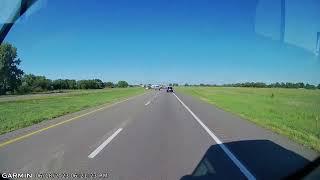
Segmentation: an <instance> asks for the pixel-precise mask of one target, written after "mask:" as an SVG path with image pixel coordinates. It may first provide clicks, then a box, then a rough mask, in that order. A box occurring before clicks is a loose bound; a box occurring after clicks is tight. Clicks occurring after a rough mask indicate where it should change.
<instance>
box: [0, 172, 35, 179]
mask: <svg viewBox="0 0 320 180" xmlns="http://www.w3.org/2000/svg"><path fill="white" fill-rule="evenodd" d="M1 177H2V178H32V174H31V173H3V174H1Z"/></svg>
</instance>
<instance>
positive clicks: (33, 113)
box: [0, 88, 145, 134]
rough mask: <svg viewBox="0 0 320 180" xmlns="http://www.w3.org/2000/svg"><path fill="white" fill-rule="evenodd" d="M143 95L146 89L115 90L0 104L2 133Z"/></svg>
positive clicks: (43, 97) (0, 128) (0, 130)
mask: <svg viewBox="0 0 320 180" xmlns="http://www.w3.org/2000/svg"><path fill="white" fill-rule="evenodd" d="M143 92H145V91H144V89H143V88H114V89H103V90H99V91H93V92H90V91H84V92H83V93H69V94H68V93H67V94H64V95H63V96H41V97H37V98H34V99H26V100H15V101H8V102H0V134H4V133H7V132H10V131H13V130H16V129H20V128H23V127H27V126H30V125H32V124H36V123H39V122H41V121H43V120H48V119H52V118H55V117H58V116H61V115H64V114H67V113H71V112H76V111H80V110H83V109H86V108H89V107H94V106H98V105H101V104H105V103H112V102H116V101H119V100H121V99H125V98H127V97H130V96H134V95H138V94H142V93H143Z"/></svg>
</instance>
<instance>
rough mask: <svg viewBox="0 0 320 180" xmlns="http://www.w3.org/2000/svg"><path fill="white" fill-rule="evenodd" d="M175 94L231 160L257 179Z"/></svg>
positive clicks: (247, 175) (241, 169)
mask: <svg viewBox="0 0 320 180" xmlns="http://www.w3.org/2000/svg"><path fill="white" fill-rule="evenodd" d="M173 94H174V96H175V97H176V98H177V99H178V101H179V102H180V103H181V104H182V105H183V106H184V107H185V108H186V109H187V110H188V111H189V113H190V114H191V115H192V116H193V117H194V119H196V120H197V122H198V123H199V124H200V125H201V126H202V127H203V129H204V130H206V131H207V133H208V134H209V135H210V136H211V137H212V139H213V140H214V141H215V142H216V143H217V144H218V145H219V146H220V147H221V149H222V150H223V151H224V152H225V153H226V154H227V156H228V157H229V158H230V159H231V161H232V162H233V163H234V164H235V165H236V166H237V167H238V168H239V169H240V171H241V172H242V173H243V175H245V176H246V178H248V179H250V180H255V179H256V177H255V176H253V175H252V174H251V172H250V171H249V170H248V169H247V168H246V167H245V166H244V165H243V164H242V163H241V162H240V161H239V160H238V159H237V157H236V156H235V155H234V154H233V153H232V152H231V151H230V150H229V148H227V147H226V146H225V145H224V144H223V143H222V142H221V141H220V139H219V138H218V137H217V136H216V135H215V134H214V133H213V132H212V131H211V130H210V129H209V128H208V127H207V126H206V125H205V124H204V123H203V122H202V121H201V120H200V119H199V118H198V116H196V115H195V114H194V113H193V112H192V111H191V110H190V108H189V107H188V106H187V105H185V104H184V102H183V101H182V100H181V99H180V98H179V97H178V96H177V95H176V94H175V93H173Z"/></svg>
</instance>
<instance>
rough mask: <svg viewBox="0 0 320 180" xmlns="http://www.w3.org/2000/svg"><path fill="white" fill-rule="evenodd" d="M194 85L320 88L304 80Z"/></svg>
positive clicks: (203, 85)
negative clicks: (295, 81) (296, 81)
mask: <svg viewBox="0 0 320 180" xmlns="http://www.w3.org/2000/svg"><path fill="white" fill-rule="evenodd" d="M184 86H190V85H189V84H187V83H186V84H185V85H184ZM192 86H202V87H210V86H221V87H253V88H295V89H298V88H304V89H320V84H318V85H317V86H316V85H313V84H308V83H306V84H305V83H303V82H298V83H292V82H276V83H270V84H266V83H263V82H245V83H233V84H223V85H216V84H203V83H201V84H198V85H192Z"/></svg>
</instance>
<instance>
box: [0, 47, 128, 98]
mask: <svg viewBox="0 0 320 180" xmlns="http://www.w3.org/2000/svg"><path fill="white" fill-rule="evenodd" d="M20 63H21V60H20V59H19V58H18V56H17V49H16V48H15V47H14V46H12V45H11V44H9V43H4V44H1V45H0V95H5V94H8V93H9V94H26V93H31V92H42V91H51V90H62V89H102V88H106V87H108V88H113V87H120V88H126V87H128V86H129V84H128V83H127V82H126V81H119V82H118V83H116V84H115V83H113V82H103V81H102V80H100V79H88V80H78V81H77V80H74V79H57V80H51V79H48V78H46V77H45V76H37V75H33V74H25V73H24V72H23V71H22V70H21V69H20V68H19V65H20Z"/></svg>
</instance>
